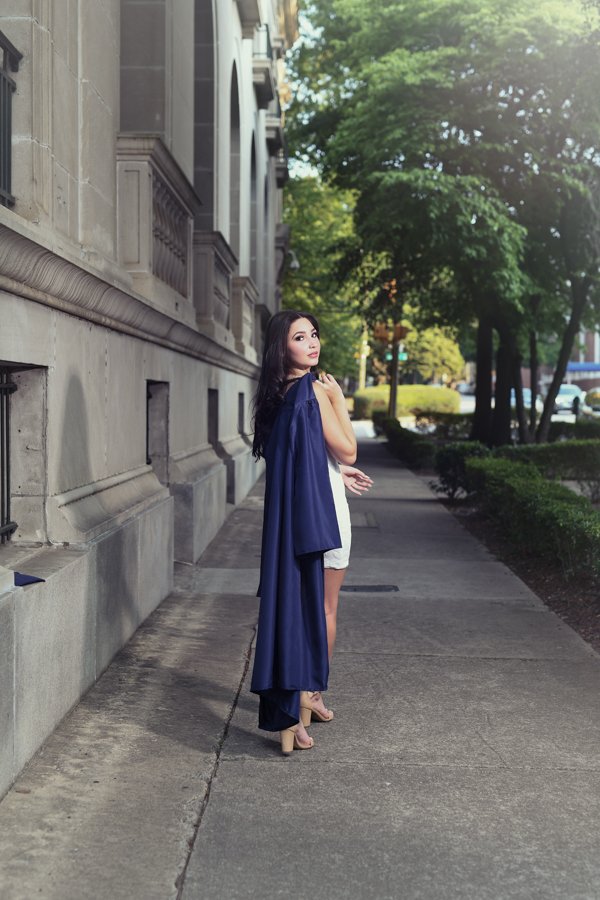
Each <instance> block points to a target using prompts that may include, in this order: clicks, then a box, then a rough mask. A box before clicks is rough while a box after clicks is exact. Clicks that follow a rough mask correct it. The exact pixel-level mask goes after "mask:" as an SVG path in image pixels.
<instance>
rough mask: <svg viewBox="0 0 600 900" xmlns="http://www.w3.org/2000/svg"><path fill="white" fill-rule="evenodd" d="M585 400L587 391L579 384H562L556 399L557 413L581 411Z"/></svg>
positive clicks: (555, 408)
mask: <svg viewBox="0 0 600 900" xmlns="http://www.w3.org/2000/svg"><path fill="white" fill-rule="evenodd" d="M584 401H585V392H584V391H582V390H581V388H580V387H579V386H578V385H577V384H561V386H560V387H559V389H558V394H557V395H556V399H555V401H554V412H555V413H574V414H575V415H576V414H577V413H578V412H581V409H582V407H583V404H584Z"/></svg>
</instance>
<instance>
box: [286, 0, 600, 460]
mask: <svg viewBox="0 0 600 900" xmlns="http://www.w3.org/2000/svg"><path fill="white" fill-rule="evenodd" d="M308 14H309V16H310V19H311V23H312V26H313V35H314V38H313V46H311V47H307V46H304V47H301V48H300V50H299V52H298V55H297V72H298V76H299V77H303V79H304V82H303V83H304V85H305V89H304V90H303V92H301V93H300V94H299V98H300V99H299V102H298V104H297V108H296V111H295V112H293V114H292V117H291V118H292V130H293V131H295V135H296V142H297V145H298V142H299V141H302V142H303V143H304V148H305V153H306V154H307V155H308V156H309V157H310V158H311V159H312V161H313V162H314V163H315V164H316V165H318V166H320V168H321V170H322V171H323V172H324V173H325V175H326V177H329V178H331V179H333V180H334V181H335V182H336V183H337V184H339V185H341V186H344V187H347V188H352V189H354V190H355V191H356V192H357V197H358V199H357V204H356V223H357V225H356V227H357V232H358V234H359V235H360V237H361V239H362V240H363V242H364V245H365V247H366V248H369V249H376V250H377V251H379V252H384V253H387V254H388V255H389V257H390V259H391V265H392V269H393V271H394V275H395V276H396V277H397V278H398V280H399V282H400V283H402V284H404V285H405V286H406V288H407V289H409V290H414V289H415V288H418V289H420V292H421V298H422V301H423V302H424V303H425V304H427V303H428V302H429V301H431V300H432V299H434V298H435V301H436V302H437V304H438V306H437V308H435V309H434V308H432V307H430V312H431V314H432V316H433V317H434V318H435V316H437V318H438V319H439V320H440V321H445V322H451V323H454V324H459V323H461V322H464V321H465V319H471V320H473V319H476V320H477V321H478V323H479V339H478V351H477V357H478V383H477V412H476V417H475V433H474V436H477V437H479V438H480V439H481V438H483V439H486V440H489V441H490V442H491V443H502V442H505V441H506V440H508V439H509V437H510V390H511V386H515V387H516V388H517V391H518V395H519V396H520V391H519V390H518V388H519V386H520V364H521V358H522V355H523V346H524V341H525V346H526V345H527V343H529V346H530V347H531V348H532V354H531V355H532V357H533V361H534V364H535V356H536V340H537V331H538V328H539V327H540V326H542V327H543V328H547V327H549V326H550V323H552V326H553V327H557V328H560V330H561V331H562V346H561V351H560V353H559V357H558V365H557V371H556V378H555V382H554V383H553V386H552V389H551V394H550V396H549V398H548V403H547V407H546V410H545V412H544V416H543V417H542V422H541V423H540V428H539V429H538V435H539V436H540V437H543V435H544V433H545V428H546V427H547V424H548V421H549V412H548V411H549V410H550V408H551V407H550V405H551V403H552V400H553V397H552V392H553V391H554V390H555V389H557V388H558V384H560V381H561V380H562V378H563V377H564V368H565V367H566V362H567V360H568V356H569V353H570V349H571V346H572V342H573V338H574V335H575V333H576V331H577V329H578V327H579V326H580V325H581V322H582V321H583V317H584V315H585V314H586V310H588V311H590V310H592V311H593V309H594V296H595V291H596V287H597V272H598V260H599V250H598V241H597V240H596V236H595V235H596V231H597V229H596V225H595V221H596V220H595V208H596V207H595V200H594V198H595V195H596V183H597V181H598V171H599V167H600V155H599V152H598V144H599V143H600V140H599V132H600V125H599V108H598V101H597V91H596V85H595V73H596V72H597V71H598V70H599V68H600V67H599V65H598V63H599V61H600V52H599V43H598V39H597V30H595V29H597V16H596V19H595V20H594V21H592V20H591V19H590V16H593V15H596V14H595V13H593V12H586V11H585V10H584V8H583V7H582V5H581V4H580V3H579V2H578V0H567V2H563V3H558V2H556V0H540V2H538V3H537V4H535V5H532V4H530V3H526V2H525V0H507V2H505V3H504V4H502V5H501V6H498V4H497V3H495V2H492V0H431V2H429V3H428V4H426V5H423V4H417V3H413V4H406V3H403V4H401V3H398V2H393V0H372V2H371V3H370V4H368V5H367V4H364V3H361V2H359V0H314V2H313V3H312V4H310V5H309V7H308ZM441 273H443V278H440V274H441ZM449 273H451V274H450V275H449ZM440 283H443V284H444V285H445V286H446V287H448V286H449V288H450V289H448V290H445V291H441V292H440V291H439V289H438V290H433V291H432V290H431V287H432V285H437V286H438V287H439V284H440ZM565 319H567V324H566V326H565V325H564V322H565ZM494 331H495V332H496V334H497V336H498V349H497V357H496V370H497V381H496V402H495V407H494V412H493V416H492V413H491V412H490V401H491V368H492V356H491V354H492V335H493V332H494ZM522 418H523V417H522Z"/></svg>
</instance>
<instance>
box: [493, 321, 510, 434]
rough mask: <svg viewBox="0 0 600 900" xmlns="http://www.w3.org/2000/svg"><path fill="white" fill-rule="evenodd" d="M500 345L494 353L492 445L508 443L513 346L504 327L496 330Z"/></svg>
mask: <svg viewBox="0 0 600 900" xmlns="http://www.w3.org/2000/svg"><path fill="white" fill-rule="evenodd" d="M498 333H499V335H500V345H499V347H498V352H497V353H496V390H495V392H494V397H495V400H494V415H493V417H492V432H491V435H490V443H491V445H492V447H502V446H503V445H504V444H510V442H511V433H510V423H511V415H510V388H511V383H512V358H513V353H514V351H513V348H512V346H511V343H510V340H509V338H508V336H507V334H506V333H505V332H504V329H502V330H499V331H498Z"/></svg>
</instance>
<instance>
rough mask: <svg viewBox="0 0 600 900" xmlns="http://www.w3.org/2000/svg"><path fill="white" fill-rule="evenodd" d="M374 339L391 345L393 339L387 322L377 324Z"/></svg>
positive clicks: (374, 329)
mask: <svg viewBox="0 0 600 900" xmlns="http://www.w3.org/2000/svg"><path fill="white" fill-rule="evenodd" d="M373 337H374V338H375V340H376V341H383V342H384V343H386V344H387V343H389V341H390V338H391V335H390V329H389V328H388V326H387V324H386V323H385V322H377V324H376V325H374V326H373Z"/></svg>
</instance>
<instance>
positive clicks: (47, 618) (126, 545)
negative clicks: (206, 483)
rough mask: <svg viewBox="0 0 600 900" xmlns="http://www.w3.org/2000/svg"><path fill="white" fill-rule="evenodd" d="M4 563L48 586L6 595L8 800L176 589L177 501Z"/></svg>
mask: <svg viewBox="0 0 600 900" xmlns="http://www.w3.org/2000/svg"><path fill="white" fill-rule="evenodd" d="M5 550H6V551H7V552H6V553H5V552H4V551H5ZM2 557H3V563H4V562H7V563H8V565H9V566H11V567H15V568H16V567H17V563H16V560H17V559H18V568H20V569H22V570H24V571H26V572H28V573H29V574H32V575H37V576H39V577H40V578H44V579H45V582H44V583H37V584H32V585H29V586H27V587H23V588H15V589H13V590H12V591H9V592H7V593H4V594H2V595H1V596H0V796H2V794H4V792H5V791H6V790H7V789H8V788H9V787H10V785H11V783H12V782H13V780H14V779H15V777H16V776H17V775H18V774H19V772H20V770H21V769H22V768H23V766H24V765H25V764H26V763H27V762H28V760H29V759H30V758H31V757H32V756H33V754H34V753H35V752H36V750H38V748H39V747H40V746H41V745H42V743H43V742H44V741H45V739H46V738H47V737H48V735H49V734H51V732H52V731H53V730H54V729H55V728H56V726H57V725H58V723H59V722H60V720H61V719H62V718H63V716H65V715H66V714H67V713H68V712H69V710H70V709H72V707H73V706H74V705H75V704H76V703H77V702H78V701H79V699H80V698H81V697H82V695H83V694H84V693H85V692H86V690H87V689H88V688H89V687H90V686H91V685H92V684H93V683H94V681H95V680H96V678H98V677H99V675H100V674H101V673H102V672H103V671H104V669H105V668H106V667H107V666H108V665H109V663H110V661H111V660H112V658H113V657H114V655H115V654H116V653H117V652H118V651H119V649H120V648H121V647H123V646H124V644H126V643H127V641H128V640H129V638H130V637H131V636H132V634H133V633H134V632H135V630H136V629H137V628H138V627H139V625H140V624H141V623H142V622H143V621H144V619H146V618H147V616H148V615H149V614H150V613H151V612H153V610H154V609H155V608H156V607H157V606H158V604H159V603H160V602H161V600H163V599H164V598H165V597H166V596H167V595H168V594H169V593H170V592H171V590H172V586H173V500H172V498H171V497H170V496H167V498H166V499H163V500H162V501H159V502H157V503H156V504H155V505H154V506H152V507H150V508H148V509H145V510H143V511H142V512H141V513H139V515H137V516H136V517H135V518H133V519H130V520H129V521H127V522H126V523H125V524H123V525H121V526H119V527H117V528H115V529H114V530H113V531H111V532H109V533H107V534H105V535H102V537H100V538H98V539H97V540H95V541H92V542H91V543H90V544H89V545H88V546H87V547H86V548H84V549H78V548H73V547H69V548H63V547H50V546H47V545H46V546H43V547H41V548H40V547H29V548H24V547H14V548H12V552H11V550H10V548H9V547H8V546H7V547H6V548H4V547H3V548H2ZM11 557H12V562H9V559H10V558H11Z"/></svg>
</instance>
